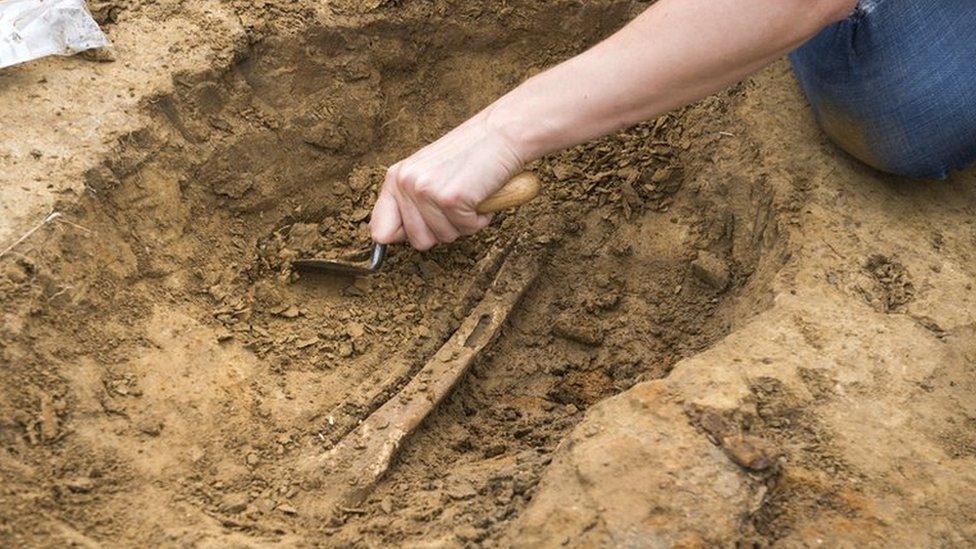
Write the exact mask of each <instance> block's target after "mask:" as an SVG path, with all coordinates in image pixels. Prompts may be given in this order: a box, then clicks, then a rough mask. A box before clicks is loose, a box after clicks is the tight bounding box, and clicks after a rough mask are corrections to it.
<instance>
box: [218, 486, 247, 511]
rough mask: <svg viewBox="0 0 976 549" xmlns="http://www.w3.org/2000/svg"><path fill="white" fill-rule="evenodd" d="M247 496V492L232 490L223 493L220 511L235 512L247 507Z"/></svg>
mask: <svg viewBox="0 0 976 549" xmlns="http://www.w3.org/2000/svg"><path fill="white" fill-rule="evenodd" d="M247 503H248V497H247V494H245V493H242V492H234V493H230V494H225V495H224V497H223V498H221V499H220V505H219V506H218V509H220V512H221V513H228V514H232V515H234V514H237V513H241V512H243V511H244V509H247Z"/></svg>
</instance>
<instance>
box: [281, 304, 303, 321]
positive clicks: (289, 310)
mask: <svg viewBox="0 0 976 549" xmlns="http://www.w3.org/2000/svg"><path fill="white" fill-rule="evenodd" d="M276 314H277V315H278V316H283V317H285V318H298V315H300V314H302V313H301V311H299V310H298V307H297V306H296V305H290V306H288V307H285V308H284V309H282V310H280V311H278V313H276Z"/></svg>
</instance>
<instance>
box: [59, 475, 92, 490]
mask: <svg viewBox="0 0 976 549" xmlns="http://www.w3.org/2000/svg"><path fill="white" fill-rule="evenodd" d="M64 485H65V486H67V487H68V490H71V491H72V492H74V493H76V494H87V493H88V492H91V491H92V489H94V488H95V481H93V480H92V479H90V478H88V477H75V478H73V479H71V480H69V481H67V482H65V483H64Z"/></svg>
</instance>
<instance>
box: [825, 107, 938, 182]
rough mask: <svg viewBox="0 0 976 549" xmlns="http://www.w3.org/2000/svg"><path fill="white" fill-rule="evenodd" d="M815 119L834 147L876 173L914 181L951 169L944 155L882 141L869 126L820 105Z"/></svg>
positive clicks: (882, 138) (930, 177) (890, 140)
mask: <svg viewBox="0 0 976 549" xmlns="http://www.w3.org/2000/svg"><path fill="white" fill-rule="evenodd" d="M817 118H818V121H819V123H820V126H821V128H822V129H823V131H824V133H825V134H827V136H828V137H829V138H830V139H831V140H832V141H833V142H834V143H835V144H836V145H837V146H838V147H840V148H841V149H843V150H844V151H845V152H847V153H848V154H850V155H851V156H853V157H854V158H856V159H858V160H860V161H861V162H862V163H864V164H867V165H868V166H870V167H872V168H874V169H876V170H878V171H881V172H885V173H890V174H893V175H898V176H902V177H911V178H918V179H944V178H945V177H946V176H947V175H948V172H949V171H950V169H952V168H953V165H952V159H951V158H950V157H949V155H948V154H943V152H940V151H938V150H930V148H928V147H925V146H924V145H920V144H915V145H912V144H911V143H909V142H908V141H907V140H894V139H890V138H889V139H886V138H885V137H883V136H880V135H878V134H877V132H874V131H872V128H871V127H870V124H868V123H865V122H864V121H861V120H858V119H856V118H855V117H853V116H850V115H844V114H841V113H840V112H838V111H836V110H832V109H829V108H823V106H822V105H821V108H820V109H819V112H818V117H817ZM888 137H890V136H888Z"/></svg>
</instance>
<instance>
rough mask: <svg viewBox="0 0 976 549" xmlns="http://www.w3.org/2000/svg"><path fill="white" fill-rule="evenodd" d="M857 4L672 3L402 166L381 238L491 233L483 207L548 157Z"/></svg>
mask: <svg viewBox="0 0 976 549" xmlns="http://www.w3.org/2000/svg"><path fill="white" fill-rule="evenodd" d="M855 5H856V0H660V1H659V2H657V3H656V4H654V5H653V6H651V7H650V8H648V9H647V10H646V11H645V12H644V13H642V14H641V15H640V16H638V17H637V18H636V19H635V20H634V21H632V22H630V23H629V24H628V25H627V26H626V27H624V28H623V29H621V30H620V31H618V32H617V33H616V34H614V35H613V36H611V37H610V38H608V39H606V40H604V41H603V42H601V43H600V44H598V45H596V46H595V47H593V48H592V49H590V50H588V51H586V52H584V53H583V54H580V55H578V56H576V57H574V58H572V59H570V60H568V61H566V62H564V63H562V64H560V65H557V66H556V67H553V68H552V69H550V70H548V71H546V72H544V73H542V74H539V75H537V76H535V77H533V78H531V79H529V80H528V81H526V82H525V83H523V84H522V85H520V86H519V87H517V88H516V89H514V90H512V91H511V92H509V93H508V94H506V95H505V96H503V97H502V98H501V99H499V100H498V101H496V102H495V103H493V104H492V105H490V106H488V107H487V108H486V109H484V110H483V111H482V112H480V113H478V114H477V115H475V116H474V117H472V118H471V119H470V120H468V121H467V122H465V123H464V124H462V125H461V126H459V127H457V128H455V129H454V130H452V131H451V132H450V133H448V134H447V135H445V136H444V137H442V138H441V139H439V140H437V141H435V142H434V143H432V144H430V145H428V146H427V147H425V148H423V149H421V150H420V151H418V152H417V153H415V154H414V155H412V156H410V157H409V158H407V159H405V160H402V161H401V162H399V163H397V164H395V165H394V166H392V167H391V168H390V171H389V173H388V174H387V178H386V182H385V183H384V186H383V189H382V191H381V193H380V197H379V199H378V200H377V203H376V206H375V208H374V210H373V218H372V221H371V229H372V234H373V238H374V239H375V240H376V241H377V242H384V243H385V242H393V241H397V240H402V239H404V237H406V238H407V239H409V241H410V243H411V244H412V245H413V246H414V247H416V248H418V249H427V248H430V247H431V246H433V245H435V244H437V243H438V242H451V241H453V240H454V239H455V238H457V237H458V236H459V235H462V234H472V233H474V232H476V231H477V230H480V229H481V228H482V227H484V226H485V225H487V223H488V221H489V218H488V217H487V216H479V215H478V214H476V213H475V211H474V207H475V205H477V204H478V203H479V202H480V201H481V200H483V199H484V198H487V197H488V196H490V195H491V194H492V193H493V192H494V191H495V190H497V189H498V188H499V187H500V186H501V185H502V184H503V183H504V182H505V181H507V179H508V178H509V177H511V176H513V175H514V174H515V173H517V172H518V171H519V170H520V169H521V168H522V166H523V165H524V164H525V163H527V162H530V161H532V160H535V159H537V158H539V157H540V156H542V155H545V154H548V153H550V152H553V151H557V150H560V149H563V148H566V147H570V146H572V145H575V144H578V143H581V142H583V141H586V140H589V139H592V138H595V137H599V136H602V135H606V134H608V133H611V132H613V131H616V130H619V129H621V128H624V127H627V126H630V125H632V124H635V123H637V122H640V121H642V120H647V119H650V118H654V117H656V116H658V115H660V114H663V113H665V112H667V111H669V110H671V109H674V108H676V107H679V106H682V105H686V104H688V103H691V102H693V101H696V100H698V99H700V98H702V97H704V96H706V95H708V94H710V93H713V92H715V91H718V90H720V89H722V88H724V87H726V86H728V85H730V84H733V83H735V82H738V81H740V80H742V79H743V78H745V77H746V76H748V75H749V74H751V73H753V72H755V71H756V70H758V69H760V68H762V67H764V66H766V65H767V64H769V63H771V62H772V61H774V60H776V59H778V58H779V57H781V56H782V55H784V54H785V53H787V52H789V51H791V50H792V49H793V48H795V47H797V46H798V45H800V44H802V43H803V42H804V41H806V40H807V39H808V38H810V37H812V36H813V35H814V34H816V33H817V32H818V31H820V30H821V29H822V28H823V27H825V26H826V25H828V24H830V23H831V22H833V21H837V20H839V19H842V18H843V17H845V16H846V15H848V14H849V13H850V12H851V10H853V8H854V6H855Z"/></svg>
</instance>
